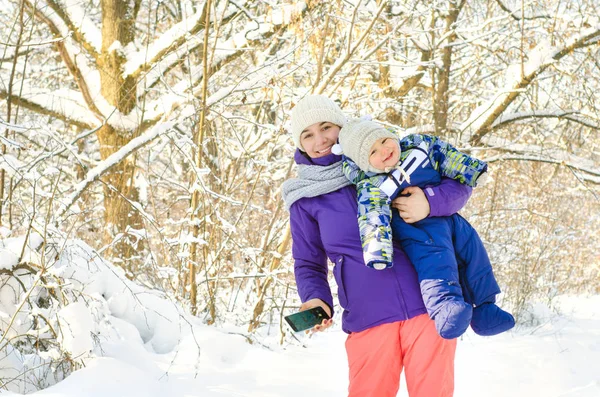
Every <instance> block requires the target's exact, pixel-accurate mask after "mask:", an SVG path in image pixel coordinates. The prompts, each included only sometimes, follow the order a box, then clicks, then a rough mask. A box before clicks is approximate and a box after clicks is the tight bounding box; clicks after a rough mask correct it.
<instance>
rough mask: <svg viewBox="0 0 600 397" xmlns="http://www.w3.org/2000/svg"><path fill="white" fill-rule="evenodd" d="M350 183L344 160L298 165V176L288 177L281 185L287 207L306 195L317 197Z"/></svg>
mask: <svg viewBox="0 0 600 397" xmlns="http://www.w3.org/2000/svg"><path fill="white" fill-rule="evenodd" d="M349 184H350V181H349V180H348V179H347V178H346V177H345V176H344V172H343V171H342V162H341V161H338V162H337V163H333V164H331V165H328V166H319V165H304V164H299V165H298V178H292V179H288V180H287V181H285V182H283V185H281V194H282V196H283V201H284V202H285V208H287V210H288V211H289V209H290V207H291V206H292V204H294V203H295V202H296V201H298V200H300V199H301V198H304V197H316V196H320V195H322V194H325V193H330V192H333V191H336V190H338V189H340V188H342V187H344V186H347V185H349Z"/></svg>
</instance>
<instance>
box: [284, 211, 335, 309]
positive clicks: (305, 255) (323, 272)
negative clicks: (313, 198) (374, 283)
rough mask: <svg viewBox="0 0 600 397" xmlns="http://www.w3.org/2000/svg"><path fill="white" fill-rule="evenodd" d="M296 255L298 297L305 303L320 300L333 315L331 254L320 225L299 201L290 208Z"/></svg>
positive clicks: (294, 255) (293, 248) (293, 250)
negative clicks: (328, 254) (329, 266)
mask: <svg viewBox="0 0 600 397" xmlns="http://www.w3.org/2000/svg"><path fill="white" fill-rule="evenodd" d="M290 230H291V233H292V241H293V244H292V256H293V258H294V276H295V277H296V285H297V287H298V295H299V296H300V300H301V301H302V302H306V301H308V300H311V299H314V298H318V299H321V300H322V301H323V302H325V303H326V304H327V305H328V306H329V308H330V309H331V313H332V315H333V297H332V295H331V288H330V286H329V282H328V281H327V272H328V268H327V255H326V253H325V248H324V247H323V242H322V241H321V233H320V230H319V225H318V223H317V221H316V219H314V218H313V217H312V215H310V214H309V213H308V212H307V211H306V210H305V209H304V208H302V206H301V205H299V203H298V202H296V203H294V204H292V207H291V208H290Z"/></svg>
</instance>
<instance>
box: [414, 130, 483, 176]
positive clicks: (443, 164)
mask: <svg viewBox="0 0 600 397" xmlns="http://www.w3.org/2000/svg"><path fill="white" fill-rule="evenodd" d="M418 138H419V136H417V137H416V138H415V139H418ZM420 138H421V139H423V140H425V141H427V142H428V144H429V153H428V154H429V158H430V160H431V163H432V165H433V167H434V168H435V169H436V170H438V171H439V172H440V174H441V175H442V176H445V177H447V178H450V179H454V180H456V181H459V182H460V183H464V184H465V185H468V186H471V187H475V186H477V180H478V179H479V177H480V176H481V175H483V174H484V173H486V172H487V163H486V162H485V161H482V160H479V159H476V158H475V157H471V156H469V155H467V154H466V153H463V152H460V151H458V150H457V149H456V148H455V147H454V146H452V145H451V144H449V143H448V142H445V141H443V140H441V139H439V138H438V137H435V136H432V135H421V136H420Z"/></svg>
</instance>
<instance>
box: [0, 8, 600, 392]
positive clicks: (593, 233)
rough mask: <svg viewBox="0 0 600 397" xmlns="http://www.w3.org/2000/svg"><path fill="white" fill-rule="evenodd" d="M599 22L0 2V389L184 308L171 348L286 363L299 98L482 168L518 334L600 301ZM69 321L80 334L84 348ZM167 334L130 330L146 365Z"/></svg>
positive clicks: (39, 376)
mask: <svg viewBox="0 0 600 397" xmlns="http://www.w3.org/2000/svg"><path fill="white" fill-rule="evenodd" d="M599 16H600V5H599V3H598V2H597V1H596V0H574V1H568V0H563V1H550V0H528V1H524V0H469V1H466V0H454V1H452V0H437V1H420V0H412V1H409V0H407V1H395V0H389V1H385V0H362V1H360V0H331V1H315V0H308V1H294V0H249V1H245V0H235V1H234V0H206V1H199V0H198V1H197V0H158V1H154V0H149V1H141V0H128V1H123V0H87V1H77V0H0V32H1V35H0V52H1V54H0V143H1V154H0V224H1V228H0V232H1V241H0V364H1V365H0V387H1V388H2V389H3V390H13V391H18V392H28V391H34V390H37V389H40V388H44V387H47V386H49V385H51V384H53V383H56V382H57V381H59V380H61V379H62V378H64V377H65V376H67V375H69V374H70V373H71V372H72V371H74V370H76V369H78V368H81V367H82V366H85V363H86V362H87V361H86V360H89V359H91V357H92V354H91V353H90V351H91V350H93V348H95V347H98V346H100V345H101V344H102V340H103V338H105V337H106V336H105V333H102V332H101V331H103V330H105V329H110V327H111V321H113V322H114V321H115V320H114V319H115V318H119V317H128V318H131V316H134V315H133V314H132V313H133V312H134V311H135V310H134V309H132V308H131V307H138V306H140V307H145V306H144V305H145V304H146V303H147V302H148V300H156V299H161V300H163V301H164V302H171V304H173V305H176V306H177V307H181V308H182V309H181V313H179V314H177V315H176V316H175V317H174V318H171V320H173V323H171V325H170V327H175V328H174V329H175V330H176V331H177V329H180V328H181V327H182V325H181V324H180V323H177V321H180V322H183V321H182V320H181V319H184V318H186V316H187V315H189V314H191V315H195V316H197V317H198V318H199V319H201V320H202V321H203V322H204V323H206V324H209V325H210V324H214V325H215V326H217V327H218V326H224V325H227V324H234V325H236V326H239V327H243V330H244V332H243V335H244V337H245V338H246V339H247V340H248V341H249V342H252V343H258V344H260V343H261V341H262V340H263V338H265V337H266V335H271V336H273V335H275V336H276V337H277V339H278V340H279V343H282V344H283V343H293V342H294V336H293V335H290V333H289V332H288V331H287V329H286V328H284V327H283V326H282V325H281V318H282V316H283V315H285V314H289V312H290V311H292V310H295V308H297V307H298V306H299V301H298V298H297V294H296V291H295V284H294V278H293V262H292V260H291V258H290V246H291V241H290V234H289V229H288V225H287V220H288V213H287V212H286V211H285V209H284V208H283V202H282V200H281V197H280V192H279V189H280V186H281V183H282V182H283V181H284V180H285V179H286V178H288V177H291V176H293V175H294V168H293V161H292V157H293V150H294V147H293V142H292V139H291V137H290V135H289V134H288V133H287V131H286V128H287V125H288V123H289V115H290V110H291V108H292V107H293V106H294V103H296V102H297V101H298V99H299V98H301V97H302V96H304V95H306V94H307V93H322V94H325V95H328V96H330V97H331V98H333V99H336V100H339V101H340V104H341V106H342V108H343V109H344V110H345V111H346V112H347V114H348V115H349V116H361V115H365V114H370V115H372V117H373V118H374V119H375V120H377V121H380V122H381V123H384V124H385V125H388V126H393V127H397V128H400V129H401V130H402V134H407V133H411V132H423V133H431V134H436V135H439V136H442V137H443V138H444V139H446V140H448V141H449V142H451V143H452V144H454V145H455V146H457V147H458V148H460V149H461V150H464V151H466V152H468V153H470V154H472V155H474V156H476V157H479V158H482V159H484V160H486V161H488V162H489V164H490V171H491V172H490V179H489V180H488V183H487V184H486V185H485V186H482V187H479V188H477V189H475V191H474V194H473V197H472V198H471V200H470V202H469V204H468V206H467V208H466V209H465V210H464V211H463V214H464V215H465V216H466V217H467V219H469V220H470V221H471V222H472V223H473V224H474V226H475V227H476V228H477V230H478V231H479V233H480V235H481V237H482V239H483V240H484V242H485V244H486V247H487V248H488V250H489V253H490V256H491V258H492V262H493V263H494V265H495V271H496V275H497V276H498V278H499V280H500V282H501V286H502V287H503V291H504V295H503V298H504V304H505V305H506V306H507V307H510V308H512V310H513V312H514V313H515V314H516V317H517V318H518V321H519V323H520V324H526V323H527V322H528V321H531V315H530V313H531V305H532V302H534V301H540V300H541V301H545V302H547V304H548V305H549V306H550V307H552V302H553V299H554V298H555V297H556V296H558V295H560V294H565V293H573V294H585V293H592V294H594V293H595V294H597V293H600V282H599V281H598V280H600V250H599V248H598V247H599V246H600V135H599V131H600V96H599V95H598V92H600V17H599ZM113 265H114V266H113ZM119 283H120V284H119ZM118 285H120V287H119V286H118ZM130 306H131V307H130ZM152 307H156V306H155V304H152ZM82 313H85V314H82ZM165 313H166V312H165ZM169 313H171V312H169ZM70 316H74V317H77V318H81V317H80V316H87V317H86V318H88V319H89V322H88V323H86V324H87V326H88V328H85V332H87V338H88V339H89V342H86V344H84V345H85V346H83V347H82V346H80V345H78V343H73V341H74V339H73V338H69V337H68V336H67V332H65V329H66V328H70V327H71V325H72V324H70V323H69V318H70ZM165 316H167V315H166V314H164V313H159V312H156V311H152V312H144V314H143V315H142V317H140V318H138V319H137V320H136V321H137V324H138V325H139V327H138V331H139V332H140V335H141V338H142V340H143V341H144V342H148V341H151V340H152V334H151V333H149V332H146V331H148V330H149V329H152V327H154V325H156V324H158V323H160V321H162V320H164V317H165ZM178 316H179V317H178ZM167 317H168V316H167ZM161 319H162V320H161ZM134 322H135V321H134ZM175 323H177V324H179V325H177V326H174V325H173V324H175ZM103 327H104V328H103ZM169 329H170V328H169ZM144 330H146V331H144ZM175 333H176V332H175ZM155 342H156V343H155V344H154V345H153V347H154V350H155V351H156V352H158V353H161V352H167V351H169V349H171V348H172V343H171V341H155Z"/></svg>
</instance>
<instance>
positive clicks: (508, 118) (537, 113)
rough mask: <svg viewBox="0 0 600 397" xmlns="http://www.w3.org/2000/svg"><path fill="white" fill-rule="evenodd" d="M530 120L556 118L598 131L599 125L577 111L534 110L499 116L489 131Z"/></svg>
mask: <svg viewBox="0 0 600 397" xmlns="http://www.w3.org/2000/svg"><path fill="white" fill-rule="evenodd" d="M531 118H558V119H566V120H571V121H574V122H576V123H579V124H582V125H584V126H586V127H590V128H594V129H597V130H598V129H600V125H598V124H597V123H594V122H592V121H590V120H588V119H586V118H585V117H584V116H582V115H581V114H579V111H577V110H556V111H551V110H534V111H530V112H519V113H509V114H503V115H501V116H500V117H499V118H498V119H497V120H496V121H494V124H492V126H491V130H495V129H498V128H501V127H504V126H505V125H507V124H510V123H514V122H516V121H521V120H526V119H531Z"/></svg>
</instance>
